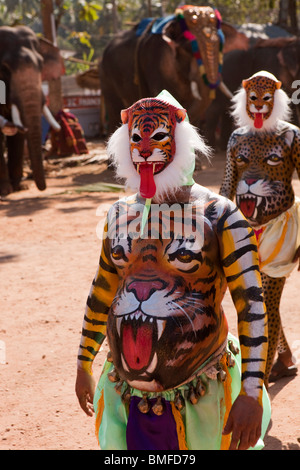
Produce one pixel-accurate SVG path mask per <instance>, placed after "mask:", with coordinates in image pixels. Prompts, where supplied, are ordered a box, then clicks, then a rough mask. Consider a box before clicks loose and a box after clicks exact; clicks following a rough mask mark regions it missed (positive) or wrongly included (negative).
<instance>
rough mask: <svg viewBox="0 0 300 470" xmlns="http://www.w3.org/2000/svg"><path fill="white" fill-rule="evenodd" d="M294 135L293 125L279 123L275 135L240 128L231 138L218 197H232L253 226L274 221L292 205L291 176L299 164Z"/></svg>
mask: <svg viewBox="0 0 300 470" xmlns="http://www.w3.org/2000/svg"><path fill="white" fill-rule="evenodd" d="M295 133H296V135H298V131H297V128H296V127H295V126H292V125H289V124H287V123H281V124H280V126H279V128H278V131H277V132H270V133H263V134H261V133H254V132H249V131H247V130H246V129H245V128H240V129H237V130H236V131H234V132H233V134H232V136H231V138H230V141H229V144H228V156H227V162H226V169H225V175H224V178H223V182H222V186H221V190H220V194H222V195H224V196H227V197H229V198H230V199H233V198H234V197H235V198H236V203H237V205H238V207H239V208H240V210H241V211H242V213H243V214H244V216H245V217H246V218H247V219H248V220H249V222H250V223H251V225H253V226H257V225H262V224H265V223H267V222H268V221H269V220H271V219H274V218H275V217H277V216H278V215H280V214H281V213H282V212H284V211H286V210H287V209H289V208H290V207H291V206H292V204H293V202H294V198H295V195H294V191H293V187H292V175H293V172H294V169H295V167H296V164H295V163H296V161H297V160H298V162H299V152H298V151H297V147H296V145H293V142H294V135H295ZM298 138H299V137H298Z"/></svg>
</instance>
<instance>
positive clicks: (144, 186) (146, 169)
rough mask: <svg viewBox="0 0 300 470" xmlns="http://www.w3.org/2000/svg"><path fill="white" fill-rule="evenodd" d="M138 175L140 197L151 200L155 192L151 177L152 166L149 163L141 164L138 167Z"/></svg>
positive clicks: (152, 177)
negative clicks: (139, 178) (139, 179)
mask: <svg viewBox="0 0 300 470" xmlns="http://www.w3.org/2000/svg"><path fill="white" fill-rule="evenodd" d="M139 174H140V177H141V182H140V194H141V196H142V197H144V198H145V199H148V198H152V197H153V196H154V194H155V192H156V186H155V182H154V176H153V165H152V164H151V163H141V164H140V165H139Z"/></svg>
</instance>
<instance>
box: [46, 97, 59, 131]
mask: <svg viewBox="0 0 300 470" xmlns="http://www.w3.org/2000/svg"><path fill="white" fill-rule="evenodd" d="M43 115H44V116H45V118H46V120H47V121H48V123H49V124H50V126H51V127H52V128H53V129H54V130H55V131H60V129H61V127H60V125H59V124H58V122H57V121H56V119H54V117H53V115H52V113H51V111H50V109H49V108H48V106H47V105H46V104H44V106H43Z"/></svg>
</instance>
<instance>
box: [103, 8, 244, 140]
mask: <svg viewBox="0 0 300 470" xmlns="http://www.w3.org/2000/svg"><path fill="white" fill-rule="evenodd" d="M145 23H146V27H145V29H142V26H143V25H144V24H145ZM224 38H225V42H224ZM236 47H238V48H243V49H246V48H248V39H247V37H246V36H245V35H244V34H243V33H239V32H238V31H237V30H236V29H235V28H233V27H232V26H231V25H229V24H225V23H223V22H221V17H220V14H219V12H218V11H217V10H214V9H212V8H210V7H197V6H186V7H180V8H179V9H177V10H176V11H175V15H170V16H168V17H166V18H163V19H158V20H153V19H144V20H143V21H142V22H141V23H140V24H138V25H136V26H134V27H133V28H132V29H131V30H128V31H123V32H121V33H119V34H118V35H116V36H115V37H114V38H113V39H112V40H111V41H110V42H109V43H108V44H107V45H106V47H105V49H104V51H103V54H102V58H101V62H100V64H99V74H100V83H101V90H102V94H103V96H104V101H105V107H106V113H107V117H108V133H111V132H113V131H114V130H115V128H116V127H117V126H118V125H119V124H120V111H121V110H122V109H123V108H127V107H129V106H130V105H131V104H132V103H134V102H135V101H137V100H138V99H141V98H145V97H150V96H157V94H158V93H160V92H161V91H162V90H163V89H167V90H168V91H169V93H171V94H172V95H173V96H174V97H175V99H177V101H179V102H180V104H181V105H182V106H183V107H184V108H185V109H186V110H187V112H188V116H189V119H190V122H191V123H192V124H193V125H195V126H199V125H200V123H201V121H202V120H203V119H204V113H205V109H206V108H207V107H208V105H209V103H210V102H211V100H212V99H213V94H214V92H215V89H216V88H219V89H222V90H223V92H224V93H226V94H227V96H232V95H231V93H230V92H229V91H228V89H227V88H226V86H225V85H224V82H223V80H222V78H221V74H220V70H221V65H222V64H221V62H222V54H223V53H225V52H227V51H229V50H231V49H234V48H236Z"/></svg>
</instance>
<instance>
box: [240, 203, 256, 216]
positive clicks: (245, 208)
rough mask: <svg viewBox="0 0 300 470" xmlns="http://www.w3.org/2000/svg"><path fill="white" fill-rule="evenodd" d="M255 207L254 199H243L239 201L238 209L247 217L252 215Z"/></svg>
mask: <svg viewBox="0 0 300 470" xmlns="http://www.w3.org/2000/svg"><path fill="white" fill-rule="evenodd" d="M255 207H256V202H255V199H245V200H243V201H241V202H240V209H241V211H242V213H243V214H244V216H245V217H247V219H249V218H250V217H252V215H253V213H254V210H255Z"/></svg>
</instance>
